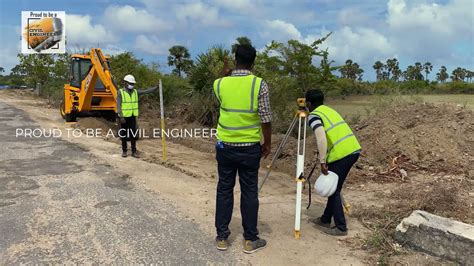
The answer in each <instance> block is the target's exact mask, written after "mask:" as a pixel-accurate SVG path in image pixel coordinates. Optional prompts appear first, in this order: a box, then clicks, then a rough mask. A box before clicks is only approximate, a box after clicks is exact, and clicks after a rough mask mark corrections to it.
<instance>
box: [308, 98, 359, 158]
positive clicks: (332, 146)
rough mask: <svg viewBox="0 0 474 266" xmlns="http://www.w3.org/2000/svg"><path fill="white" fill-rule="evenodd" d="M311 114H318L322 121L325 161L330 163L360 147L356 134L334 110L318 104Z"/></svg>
mask: <svg viewBox="0 0 474 266" xmlns="http://www.w3.org/2000/svg"><path fill="white" fill-rule="evenodd" d="M311 114H315V115H318V116H319V117H320V118H321V120H322V121H323V125H324V131H326V138H327V143H328V152H327V157H326V161H327V162H328V163H332V162H334V161H337V160H340V159H342V158H344V157H346V156H347V155H349V154H351V153H353V152H355V151H358V150H360V149H361V147H360V144H359V142H358V141H357V138H356V136H355V135H354V133H353V132H352V130H351V128H350V127H349V125H348V124H347V123H346V122H345V121H344V119H343V118H342V116H341V115H340V114H339V113H338V112H336V110H334V109H332V108H330V107H328V106H326V105H320V106H319V107H318V108H316V109H314V110H313V111H312V112H311Z"/></svg>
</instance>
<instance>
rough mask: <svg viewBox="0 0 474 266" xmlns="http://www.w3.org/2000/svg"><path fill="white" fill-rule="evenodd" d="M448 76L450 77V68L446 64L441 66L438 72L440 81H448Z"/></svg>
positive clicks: (437, 77)
mask: <svg viewBox="0 0 474 266" xmlns="http://www.w3.org/2000/svg"><path fill="white" fill-rule="evenodd" d="M448 78H449V75H448V70H447V69H446V67H445V66H441V68H440V69H439V71H438V73H436V79H437V80H438V81H440V82H441V83H444V82H446V80H447V79H448Z"/></svg>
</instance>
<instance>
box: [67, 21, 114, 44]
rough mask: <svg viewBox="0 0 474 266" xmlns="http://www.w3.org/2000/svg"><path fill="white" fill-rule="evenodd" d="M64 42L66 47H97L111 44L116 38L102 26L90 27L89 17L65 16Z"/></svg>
mask: <svg viewBox="0 0 474 266" xmlns="http://www.w3.org/2000/svg"><path fill="white" fill-rule="evenodd" d="M66 16H67V17H66V23H67V24H66V40H67V44H68V45H75V46H82V45H91V44H92V45H97V44H104V43H113V42H115V41H116V40H117V37H116V36H115V35H114V34H112V32H110V31H109V30H107V29H106V28H105V27H104V26H103V25H101V24H96V25H92V23H91V17H90V16H89V15H85V16H82V15H75V14H67V15H66Z"/></svg>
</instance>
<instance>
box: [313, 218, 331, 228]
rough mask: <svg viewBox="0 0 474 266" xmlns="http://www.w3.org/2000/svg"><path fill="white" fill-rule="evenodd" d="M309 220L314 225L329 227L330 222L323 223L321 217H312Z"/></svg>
mask: <svg viewBox="0 0 474 266" xmlns="http://www.w3.org/2000/svg"><path fill="white" fill-rule="evenodd" d="M310 221H311V222H312V223H313V224H315V225H318V226H321V227H325V228H331V223H324V222H323V220H321V217H318V218H315V219H312V220H310Z"/></svg>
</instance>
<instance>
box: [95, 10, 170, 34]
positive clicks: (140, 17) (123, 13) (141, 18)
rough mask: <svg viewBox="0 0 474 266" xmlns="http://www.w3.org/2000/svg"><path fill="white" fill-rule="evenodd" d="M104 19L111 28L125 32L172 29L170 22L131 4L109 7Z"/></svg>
mask: <svg viewBox="0 0 474 266" xmlns="http://www.w3.org/2000/svg"><path fill="white" fill-rule="evenodd" d="M103 21H104V24H107V25H108V26H109V27H110V28H113V29H114V30H117V31H125V32H160V31H165V30H169V29H171V26H170V25H169V24H168V23H166V22H165V21H163V20H161V19H159V18H157V17H155V16H153V15H152V14H150V13H148V11H147V10H145V9H135V8H134V7H132V6H129V5H125V6H116V5H112V6H109V7H107V8H106V9H105V11H104V19H103Z"/></svg>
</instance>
